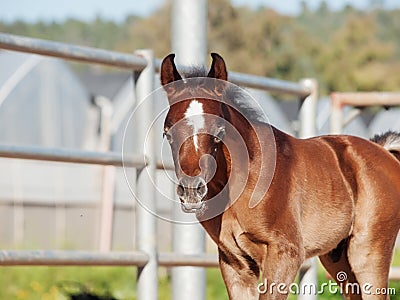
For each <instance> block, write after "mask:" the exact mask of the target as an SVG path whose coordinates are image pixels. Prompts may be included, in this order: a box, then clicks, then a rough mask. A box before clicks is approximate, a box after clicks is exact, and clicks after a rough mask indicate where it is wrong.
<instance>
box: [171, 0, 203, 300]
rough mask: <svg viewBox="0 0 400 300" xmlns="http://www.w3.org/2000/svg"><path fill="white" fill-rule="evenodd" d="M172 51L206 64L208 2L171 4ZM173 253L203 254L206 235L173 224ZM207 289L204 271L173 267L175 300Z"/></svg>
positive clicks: (195, 297)
mask: <svg viewBox="0 0 400 300" xmlns="http://www.w3.org/2000/svg"><path fill="white" fill-rule="evenodd" d="M172 51H173V52H174V53H175V54H176V62H177V63H178V64H180V65H186V66H191V65H197V66H202V65H205V62H206V51H207V0H173V1H172ZM178 209H179V208H178ZM176 213H180V212H176ZM187 217H188V219H187V220H188V221H192V222H194V221H196V219H195V216H192V215H188V216H187ZM173 250H174V252H177V253H180V254H201V253H204V252H205V232H204V229H203V228H202V227H201V226H200V224H192V225H181V224H174V226H173ZM205 289H206V282H205V269H204V268H198V267H175V268H173V270H172V299H174V300H182V299H191V300H203V299H205Z"/></svg>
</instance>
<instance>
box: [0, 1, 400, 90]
mask: <svg viewBox="0 0 400 300" xmlns="http://www.w3.org/2000/svg"><path fill="white" fill-rule="evenodd" d="M382 3H383V0H370V4H371V6H374V7H376V6H377V5H378V6H379V5H382ZM301 7H302V11H301V13H300V14H299V15H298V16H284V15H280V14H279V13H277V12H276V11H274V10H272V9H269V8H267V7H258V8H257V9H255V10H251V9H249V8H248V7H236V6H233V5H232V4H231V2H230V1H229V0H209V2H208V10H209V14H208V40H209V41H208V48H209V50H210V51H216V52H219V53H221V54H222V55H223V56H224V57H225V59H226V61H227V63H228V67H229V69H231V70H235V71H241V72H247V73H252V74H257V75H262V76H270V77H276V78H282V79H288V80H294V81H297V80H299V79H300V78H302V77H315V78H317V79H318V81H319V82H320V86H321V88H322V93H325V92H326V93H327V92H329V91H332V90H341V91H344V90H348V91H350V90H399V88H400V72H399V70H400V35H399V34H398V33H399V32H400V10H391V11H387V10H383V9H374V10H370V11H360V10H358V9H355V8H354V7H352V6H351V5H350V4H347V5H346V7H345V8H343V9H342V10H341V11H337V12H333V11H330V9H329V6H328V5H327V2H326V1H322V2H320V5H319V7H317V9H316V10H315V11H314V10H311V9H310V8H309V7H308V6H307V4H306V2H305V1H303V2H302V6H301ZM170 18H171V5H170V1H167V2H166V4H165V5H164V6H163V7H161V8H160V9H159V10H158V11H156V12H154V13H153V14H152V15H150V16H149V17H147V18H140V17H137V16H133V15H130V16H127V17H126V19H125V21H123V22H121V23H114V22H110V21H107V20H104V19H103V18H101V17H100V16H99V17H97V18H96V19H94V20H93V21H92V22H89V23H85V22H82V21H79V20H75V19H68V20H66V21H64V22H51V23H45V22H37V23H34V24H29V23H25V22H22V21H16V22H13V23H4V22H1V21H0V31H2V32H9V33H13V34H20V35H26V36H31V37H38V38H45V39H51V40H56V41H63V42H67V43H75V44H81V45H89V46H92V47H101V48H105V49H112V50H117V51H124V52H128V53H131V52H132V51H134V50H135V49H139V48H151V49H154V51H155V55H156V56H158V57H163V56H164V55H165V54H167V53H169V51H170V24H171V21H170Z"/></svg>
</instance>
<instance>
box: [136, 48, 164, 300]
mask: <svg viewBox="0 0 400 300" xmlns="http://www.w3.org/2000/svg"><path fill="white" fill-rule="evenodd" d="M135 54H136V55H139V56H142V57H143V58H145V59H146V60H147V67H146V68H145V69H144V70H143V71H142V72H140V74H135V75H138V76H135V78H137V80H136V85H135V86H136V111H135V115H134V116H133V118H134V120H133V121H134V124H135V144H136V146H137V148H136V149H137V151H138V153H140V154H142V153H143V152H144V153H143V154H144V156H145V157H147V158H148V159H149V164H148V165H147V166H146V167H145V168H143V169H142V170H140V171H139V172H138V174H137V179H136V194H137V198H138V199H137V200H138V201H139V202H140V203H139V202H136V247H137V250H138V251H142V252H144V253H146V254H147V255H148V256H149V262H148V263H147V264H146V266H144V267H139V268H138V274H137V287H136V289H137V291H136V293H137V299H138V300H157V299H158V273H157V272H158V263H157V230H156V227H157V226H156V225H157V224H156V217H155V216H154V215H152V214H151V213H150V211H151V212H155V210H156V199H155V196H156V195H155V188H154V186H153V180H154V179H155V172H156V166H155V163H156V162H155V157H156V156H155V154H156V153H155V152H156V151H155V145H154V136H152V135H153V134H154V133H153V130H151V123H152V120H153V102H154V101H153V100H152V99H151V98H150V96H149V95H150V94H151V93H152V92H153V91H154V80H155V78H154V77H155V71H154V54H153V51H151V50H138V51H135ZM147 135H149V136H147Z"/></svg>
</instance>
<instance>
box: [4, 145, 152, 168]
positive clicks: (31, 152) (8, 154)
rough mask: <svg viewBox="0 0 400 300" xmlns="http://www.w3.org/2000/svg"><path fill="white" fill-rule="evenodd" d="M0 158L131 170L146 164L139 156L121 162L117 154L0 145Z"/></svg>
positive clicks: (126, 157)
mask: <svg viewBox="0 0 400 300" xmlns="http://www.w3.org/2000/svg"><path fill="white" fill-rule="evenodd" d="M0 157H4V158H19V159H32V160H43V161H54V162H64V163H80V164H91V165H111V166H118V167H122V166H125V167H131V168H144V167H145V166H146V163H148V162H144V160H143V157H140V156H124V158H123V160H122V155H121V153H118V152H95V151H82V150H74V149H65V148H41V147H33V146H8V145H0Z"/></svg>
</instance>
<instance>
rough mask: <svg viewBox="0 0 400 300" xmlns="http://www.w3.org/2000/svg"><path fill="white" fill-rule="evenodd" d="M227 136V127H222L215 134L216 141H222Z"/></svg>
mask: <svg viewBox="0 0 400 300" xmlns="http://www.w3.org/2000/svg"><path fill="white" fill-rule="evenodd" d="M224 136H225V128H220V129H219V130H218V132H217V134H216V135H215V136H214V143H220V142H221V141H222V139H223V138H224Z"/></svg>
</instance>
